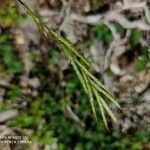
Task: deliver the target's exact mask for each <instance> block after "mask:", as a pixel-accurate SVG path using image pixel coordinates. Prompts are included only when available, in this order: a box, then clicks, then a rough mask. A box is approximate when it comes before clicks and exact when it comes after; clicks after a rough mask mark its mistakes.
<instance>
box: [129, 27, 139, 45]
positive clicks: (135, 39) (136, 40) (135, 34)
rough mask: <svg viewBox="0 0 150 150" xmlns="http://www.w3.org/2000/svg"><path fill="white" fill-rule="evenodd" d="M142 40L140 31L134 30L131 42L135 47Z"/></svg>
mask: <svg viewBox="0 0 150 150" xmlns="http://www.w3.org/2000/svg"><path fill="white" fill-rule="evenodd" d="M140 39H141V33H140V31H139V30H138V29H133V30H132V32H131V37H130V42H131V44H132V45H133V46H135V45H137V44H139V42H140Z"/></svg>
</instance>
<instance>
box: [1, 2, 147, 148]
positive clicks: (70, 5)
mask: <svg viewBox="0 0 150 150" xmlns="http://www.w3.org/2000/svg"><path fill="white" fill-rule="evenodd" d="M22 1H23V2H25V3H26V4H27V5H28V6H29V7H30V8H31V9H32V10H34V11H36V12H37V13H38V14H39V16H40V17H41V19H42V20H43V21H44V22H45V23H46V24H47V25H48V26H50V27H52V28H53V29H54V30H55V31H57V32H59V33H60V34H61V35H62V36H63V37H65V38H67V39H68V40H69V41H70V42H71V43H73V44H74V45H75V47H76V48H77V49H79V51H81V53H82V54H83V55H84V56H85V57H86V58H88V60H89V61H90V62H91V66H92V67H91V72H92V73H93V74H94V75H95V76H96V77H97V78H98V79H99V80H100V81H102V82H103V83H104V84H105V86H106V87H107V88H108V89H109V90H110V91H111V92H112V93H113V95H114V96H115V97H116V99H117V100H118V102H119V103H120V105H121V107H122V109H123V112H121V111H119V110H117V109H116V108H115V107H114V106H112V105H111V104H110V107H111V109H112V110H113V112H114V113H115V115H116V116H117V118H118V121H117V124H113V123H112V122H111V120H109V118H108V124H109V131H107V130H106V128H105V126H104V124H103V121H100V122H98V123H97V122H96V121H95V119H94V117H93V114H92V111H91V106H90V103H89V100H88V98H87V96H86V94H85V93H84V90H83V88H82V86H81V84H80V82H79V80H78V77H77V76H76V74H75V72H74V70H73V68H72V66H71V65H70V63H69V61H68V60H67V58H66V57H65V55H64V53H63V51H62V50H59V49H58V48H57V45H56V44H55V43H54V42H53V40H52V39H51V37H45V36H44V35H43V33H41V32H40V31H39V30H38V29H37V27H36V25H35V24H34V22H33V21H32V19H31V18H30V17H29V16H28V15H27V14H26V13H25V12H24V9H23V7H22V6H21V5H20V4H19V2H18V1H17V0H16V1H14V2H13V1H11V0H5V1H0V137H2V136H13V135H16V136H27V137H28V139H30V140H31V141H32V143H31V144H17V143H16V144H10V143H2V142H0V150H26V149H27V150H29V149H31V150H57V149H58V150H72V149H73V150H84V149H85V150H97V149H100V150H128V149H129V150H150V46H149V44H150V11H149V6H150V5H149V4H150V1H149V0H133V1H132V0H122V1H121V0H118V1H117V0H116V1H115V0H105V1H104V0H32V1H31V0H22ZM99 116H100V118H101V115H99ZM101 120H102V119H101ZM0 141H1V140H0Z"/></svg>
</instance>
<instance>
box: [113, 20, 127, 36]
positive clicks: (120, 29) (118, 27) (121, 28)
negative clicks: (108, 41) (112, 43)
mask: <svg viewBox="0 0 150 150" xmlns="http://www.w3.org/2000/svg"><path fill="white" fill-rule="evenodd" d="M113 25H114V26H115V28H116V30H117V32H118V33H120V34H124V33H125V29H124V28H123V27H122V26H121V25H120V24H119V23H118V22H113Z"/></svg>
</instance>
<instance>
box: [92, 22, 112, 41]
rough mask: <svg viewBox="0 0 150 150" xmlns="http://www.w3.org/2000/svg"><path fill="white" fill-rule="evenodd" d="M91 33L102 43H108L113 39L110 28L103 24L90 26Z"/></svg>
mask: <svg viewBox="0 0 150 150" xmlns="http://www.w3.org/2000/svg"><path fill="white" fill-rule="evenodd" d="M91 31H92V34H93V36H94V37H95V38H97V39H99V40H101V41H102V42H104V43H110V42H111V41H112V40H113V36H112V33H111V31H110V29H109V28H108V27H107V26H106V25H105V24H99V25H95V26H94V27H92V30H91Z"/></svg>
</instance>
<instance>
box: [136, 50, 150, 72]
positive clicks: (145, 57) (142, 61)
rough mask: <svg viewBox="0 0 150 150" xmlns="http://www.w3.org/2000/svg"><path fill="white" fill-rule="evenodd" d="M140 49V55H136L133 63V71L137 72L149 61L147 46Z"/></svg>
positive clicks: (143, 68) (144, 67)
mask: <svg viewBox="0 0 150 150" xmlns="http://www.w3.org/2000/svg"><path fill="white" fill-rule="evenodd" d="M140 50H141V53H142V55H141V56H140V57H138V60H137V62H136V63H135V71H137V72H140V71H143V70H145V69H146V67H147V64H148V63H149V61H150V57H149V48H148V47H143V48H141V49H140Z"/></svg>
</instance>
